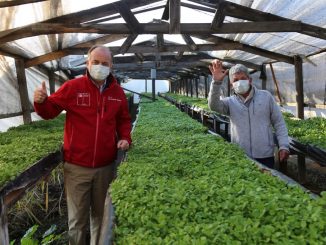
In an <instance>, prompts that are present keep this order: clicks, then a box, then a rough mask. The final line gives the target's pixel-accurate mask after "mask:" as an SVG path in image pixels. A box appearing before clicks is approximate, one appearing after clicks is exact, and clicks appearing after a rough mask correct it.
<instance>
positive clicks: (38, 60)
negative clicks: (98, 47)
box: [25, 49, 85, 68]
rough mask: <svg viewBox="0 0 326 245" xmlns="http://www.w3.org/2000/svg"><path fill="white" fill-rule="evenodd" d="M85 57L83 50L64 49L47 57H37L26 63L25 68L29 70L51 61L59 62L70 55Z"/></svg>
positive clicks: (46, 55)
mask: <svg viewBox="0 0 326 245" xmlns="http://www.w3.org/2000/svg"><path fill="white" fill-rule="evenodd" d="M72 54H74V55H83V54H85V51H84V50H82V49H64V50H58V51H54V52H51V53H48V54H45V55H41V56H38V57H35V58H33V59H30V60H28V61H26V63H25V68H29V67H32V66H36V65H39V64H42V63H45V62H48V61H51V60H57V59H60V58H62V57H65V56H68V55H72Z"/></svg>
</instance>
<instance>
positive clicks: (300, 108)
mask: <svg viewBox="0 0 326 245" xmlns="http://www.w3.org/2000/svg"><path fill="white" fill-rule="evenodd" d="M294 70H295V88H296V92H297V95H296V101H297V117H298V118H300V119H304V93H303V71H302V58H301V57H300V56H299V55H295V56H294Z"/></svg>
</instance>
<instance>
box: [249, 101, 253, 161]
mask: <svg viewBox="0 0 326 245" xmlns="http://www.w3.org/2000/svg"><path fill="white" fill-rule="evenodd" d="M248 119H249V144H250V156H251V157H252V142H251V121H250V107H248Z"/></svg>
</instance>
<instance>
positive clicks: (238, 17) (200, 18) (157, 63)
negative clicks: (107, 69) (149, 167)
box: [0, 0, 326, 79]
mask: <svg viewBox="0 0 326 245" xmlns="http://www.w3.org/2000/svg"><path fill="white" fill-rule="evenodd" d="M22 3H25V4H22ZM325 13H326V1H324V0H316V1H309V0H276V1H270V0H233V1H217V0H201V1H199V0H197V1H196V0H188V1H184V0H173V1H172V0H171V1H167V0H138V1H135V0H122V1H104V0H92V1H76V0H51V1H46V0H29V1H21V0H12V1H2V2H0V16H1V23H0V28H1V29H0V55H1V54H2V55H4V56H5V57H12V58H15V59H20V60H23V61H24V66H25V68H32V67H33V69H35V68H37V69H38V70H40V71H41V72H42V73H44V72H45V71H46V70H52V71H53V70H54V71H56V70H61V71H64V72H65V74H66V75H67V76H68V77H69V76H71V75H76V74H79V73H81V72H84V69H85V65H84V64H85V54H86V53H87V50H88V49H89V48H90V47H91V46H92V45H94V44H102V45H106V46H108V47H110V48H111V51H112V53H113V54H114V69H115V70H116V75H117V76H120V77H122V78H123V77H130V78H148V77H149V74H150V69H151V68H156V69H159V70H160V71H161V72H160V73H158V74H159V76H160V78H161V79H173V78H175V77H178V76H180V75H182V74H183V73H190V74H191V73H198V71H200V72H206V73H208V72H209V71H208V69H207V64H208V62H210V61H211V60H212V59H214V58H215V57H218V58H220V59H224V60H225V61H228V62H230V63H234V62H237V63H244V64H246V65H247V66H249V67H250V68H252V69H254V70H260V67H261V65H262V64H267V63H271V62H286V63H289V64H293V63H294V56H295V55H299V56H300V57H301V58H302V59H303V61H304V62H311V61H310V59H309V57H311V56H313V55H316V54H319V53H323V52H325V48H326V40H325V39H326V29H325V27H326V15H325ZM4 56H0V59H1V60H0V63H2V64H1V66H0V69H1V70H2V71H4V72H7V71H8V69H10V65H9V66H8V59H7V58H4ZM9 63H10V62H9ZM1 70H0V72H1ZM0 75H1V73H0Z"/></svg>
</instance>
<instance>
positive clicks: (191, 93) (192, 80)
mask: <svg viewBox="0 0 326 245" xmlns="http://www.w3.org/2000/svg"><path fill="white" fill-rule="evenodd" d="M189 80H190V97H192V96H193V82H194V79H193V78H190V79H189Z"/></svg>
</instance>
